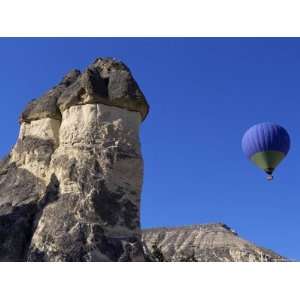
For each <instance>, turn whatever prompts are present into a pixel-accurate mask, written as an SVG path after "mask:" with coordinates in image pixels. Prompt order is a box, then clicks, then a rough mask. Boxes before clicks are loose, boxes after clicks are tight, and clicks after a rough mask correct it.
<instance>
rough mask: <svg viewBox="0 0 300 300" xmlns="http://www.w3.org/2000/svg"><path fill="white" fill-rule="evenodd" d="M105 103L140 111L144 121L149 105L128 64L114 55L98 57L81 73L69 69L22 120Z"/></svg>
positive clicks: (53, 115)
mask: <svg viewBox="0 0 300 300" xmlns="http://www.w3.org/2000/svg"><path fill="white" fill-rule="evenodd" d="M88 103H102V104H106V105H109V106H116V107H120V108H124V109H127V110H130V111H137V112H139V113H140V114H141V116H142V119H143V120H144V119H145V118H146V116H147V114H148V111H149V105H148V103H147V101H146V99H145V96H144V95H143V93H142V91H141V90H140V88H139V86H138V84H137V83H136V81H135V80H134V78H133V76H132V74H131V72H130V70H129V69H128V68H127V66H126V65H125V64H124V63H122V62H120V61H118V60H116V59H112V58H97V59H96V60H95V62H94V63H93V64H91V65H90V66H89V67H88V68H87V69H86V70H85V71H84V72H83V73H82V74H81V73H80V71H78V70H73V71H71V72H69V73H68V74H67V75H66V76H65V77H64V79H63V80H62V81H61V82H60V83H59V84H58V85H57V86H55V87H54V88H53V89H51V90H50V91H49V92H47V93H46V94H44V95H43V96H42V97H40V98H38V99H36V100H33V101H31V102H30V103H29V104H28V105H27V107H26V109H25V110H24V112H23V113H22V115H21V118H20V121H21V122H30V121H32V120H37V119H41V118H46V117H50V118H54V119H60V118H61V112H63V111H64V110H66V109H68V108H69V107H71V106H74V105H82V104H88Z"/></svg>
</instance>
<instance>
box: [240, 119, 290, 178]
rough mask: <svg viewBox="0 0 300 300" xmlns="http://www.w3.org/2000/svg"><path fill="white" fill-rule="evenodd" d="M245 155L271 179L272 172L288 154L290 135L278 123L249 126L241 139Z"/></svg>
mask: <svg viewBox="0 0 300 300" xmlns="http://www.w3.org/2000/svg"><path fill="white" fill-rule="evenodd" d="M242 149H243V151H244V153H245V155H246V156H247V157H248V158H249V159H250V160H251V161H253V162H254V163H255V164H256V165H257V166H258V167H259V168H261V169H263V170H264V171H265V172H266V173H267V174H268V177H267V179H268V180H272V179H273V176H272V174H273V172H274V170H275V168H276V167H277V166H278V165H279V163H280V162H281V161H282V160H283V159H284V157H285V156H286V155H287V154H288V152H289V149H290V137H289V134H288V132H287V131H286V130H285V129H284V128H283V127H282V126H280V125H277V124H274V123H260V124H257V125H254V126H252V127H251V128H249V129H248V130H247V131H246V133H245V134H244V136H243V139H242Z"/></svg>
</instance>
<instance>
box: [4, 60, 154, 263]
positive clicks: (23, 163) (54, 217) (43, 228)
mask: <svg viewBox="0 0 300 300" xmlns="http://www.w3.org/2000/svg"><path fill="white" fill-rule="evenodd" d="M148 109H149V108H148V104H147V102H146V100H145V98H144V96H143V94H142V92H141V91H140V89H139V87H138V85H137V84H136V82H135V80H134V79H133V77H132V75H131V73H130V71H129V69H128V68H127V67H126V66H125V65H124V64H123V63H121V62H118V61H116V60H113V59H97V60H96V61H95V63H94V64H92V65H91V66H89V67H88V69H87V70H86V71H84V72H83V73H80V71H78V70H74V71H71V72H70V73H68V74H67V75H66V76H65V77H64V79H63V80H62V81H61V82H60V83H59V84H58V85H57V86H55V87H54V88H53V89H51V90H50V91H49V92H47V93H46V94H45V95H43V96H42V97H40V98H38V99H36V100H34V101H32V102H30V103H29V104H28V106H27V107H26V109H25V110H24V112H23V113H22V114H21V117H20V123H21V128H20V134H19V137H18V141H17V143H16V145H15V146H14V148H13V150H12V152H11V153H10V155H9V156H8V157H7V158H6V159H5V160H4V161H1V162H0V261H143V260H144V253H143V247H142V243H141V231H140V215H139V214H140V194H141V187H142V178H143V159H142V155H141V149H140V142H139V126H140V123H141V121H142V119H144V118H145V117H146V114H147V113H148Z"/></svg>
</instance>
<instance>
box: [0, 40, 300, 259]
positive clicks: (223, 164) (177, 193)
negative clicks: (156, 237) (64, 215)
mask: <svg viewBox="0 0 300 300" xmlns="http://www.w3.org/2000/svg"><path fill="white" fill-rule="evenodd" d="M0 53H1V55H0V66H1V69H0V82H1V85H0V95H1V118H0V137H1V143H0V156H1V157H2V156H4V155H5V154H6V153H7V152H9V150H10V148H11V147H12V146H13V145H14V143H15V141H16V139H17V135H18V131H19V125H18V115H19V114H20V112H21V111H22V110H23V108H24V107H25V105H26V103H27V102H28V101H29V100H31V99H33V98H35V97H37V96H40V95H41V94H42V93H44V92H45V91H47V90H48V89H49V88H50V87H52V86H53V85H55V84H56V83H57V82H58V81H59V80H60V79H61V78H62V77H63V75H64V74H65V73H66V72H68V71H69V70H70V69H73V68H79V69H84V68H85V67H86V66H87V65H88V64H89V63H91V62H92V61H93V60H94V59H95V58H96V57H101V56H102V57H103V56H111V57H116V58H119V59H121V60H123V61H124V62H125V63H126V64H127V65H128V66H129V67H130V69H131V71H132V72H133V75H134V77H135V78H136V80H137V82H138V83H139V85H140V87H141V89H142V90H143V92H144V94H145V95H146V97H147V99H148V102H149V104H150V107H151V110H150V114H149V116H148V118H147V119H146V120H145V122H144V123H143V124H142V128H141V141H142V151H143V155H144V160H145V177H144V187H143V194H142V216H141V217H142V226H143V227H154V226H180V225H189V224H199V223H212V222H224V223H226V224H227V225H229V226H230V227H232V228H234V229H235V230H236V231H237V232H238V233H239V234H240V235H241V236H242V237H243V238H245V239H248V240H250V241H253V242H255V243H256V244H258V245H261V246H264V247H266V248H270V249H272V250H274V251H276V252H278V253H280V254H282V255H285V256H287V257H289V258H291V259H297V260H300V235H299V228H300V218H299V210H300V197H299V196H300V178H299V174H298V173H299V171H300V159H299V158H300V101H299V100H300V99H299V96H300V84H299V83H300V39H288V38H282V39H280V38H277V39H276V38H275V39H271V38H268V39H264V38H259V39H254V38H243V39H242V38H236V39H231V38H193V39H188V38H180V39H179V38H178V39H177V38H174V39H173V38H172V39H166V38H145V39H142V38H139V39H133V38H122V39H121V38H119V39H106V38H98V39H79V38H78V39H54V38H47V39H29V38H28V39H4V38H1V39H0ZM263 121H272V122H276V123H279V124H281V125H283V126H284V127H285V128H286V129H287V130H288V131H289V133H290V136H291V141H292V145H291V151H290V153H289V155H288V157H287V158H286V159H285V161H284V162H283V163H282V164H281V165H280V166H279V167H278V169H277V171H276V172H275V174H274V175H275V180H274V181H273V182H267V181H266V180H265V175H264V174H263V172H261V171H260V170H258V169H257V168H256V167H254V166H253V165H252V164H251V163H250V162H249V161H247V159H246V158H245V157H244V155H243V153H242V151H241V145H240V143H241V138H242V135H243V133H244V132H245V130H246V129H247V128H248V127H250V126H251V125H254V124H256V123H259V122H263Z"/></svg>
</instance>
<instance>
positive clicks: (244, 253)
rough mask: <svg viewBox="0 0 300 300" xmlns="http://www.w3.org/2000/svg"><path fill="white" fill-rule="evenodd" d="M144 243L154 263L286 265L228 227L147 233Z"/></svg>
mask: <svg viewBox="0 0 300 300" xmlns="http://www.w3.org/2000/svg"><path fill="white" fill-rule="evenodd" d="M143 241H144V243H145V244H146V246H147V249H148V253H149V254H148V255H149V257H150V258H151V259H152V260H154V261H165V262H168V261H169V262H170V261H185V262H187V261H190V262H193V261H194V262H197V261H202V262H217V261H219V262H237V261H238V262H272V261H286V259H285V258H284V257H282V256H280V255H278V254H276V253H274V252H273V251H270V250H267V249H264V248H262V247H257V246H255V245H254V244H252V243H250V242H248V241H246V240H243V239H241V238H240V237H239V236H238V235H237V233H236V232H235V231H234V230H232V229H231V228H229V227H228V226H226V225H224V224H221V223H220V224H207V225H195V226H186V227H178V228H154V229H146V230H143Z"/></svg>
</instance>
